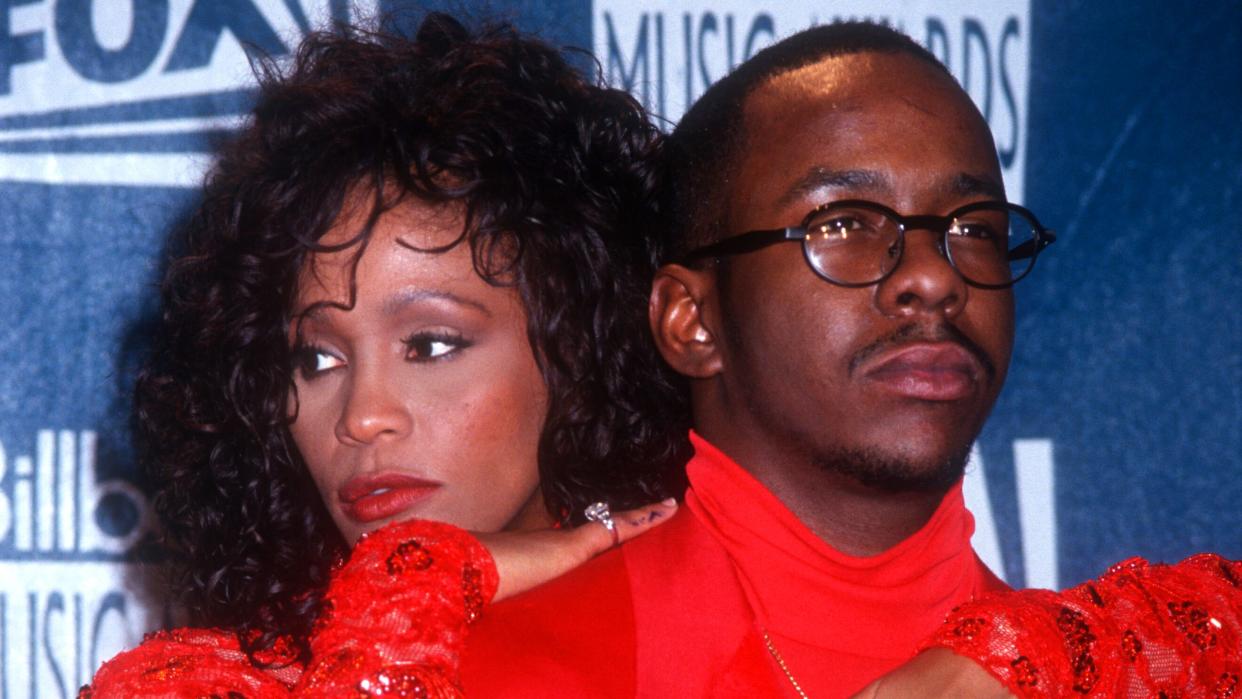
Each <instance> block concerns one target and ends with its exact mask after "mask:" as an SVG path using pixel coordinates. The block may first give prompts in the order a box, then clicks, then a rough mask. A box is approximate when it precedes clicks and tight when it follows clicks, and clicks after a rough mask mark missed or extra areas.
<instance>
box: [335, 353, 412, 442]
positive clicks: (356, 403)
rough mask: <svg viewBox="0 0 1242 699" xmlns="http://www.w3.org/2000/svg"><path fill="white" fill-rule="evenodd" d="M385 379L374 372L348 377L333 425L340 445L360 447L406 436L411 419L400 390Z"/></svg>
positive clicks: (357, 373)
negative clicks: (340, 407)
mask: <svg viewBox="0 0 1242 699" xmlns="http://www.w3.org/2000/svg"><path fill="white" fill-rule="evenodd" d="M386 378H387V377H384V376H381V375H379V372H376V371H374V370H371V371H364V372H356V373H355V374H354V376H352V377H351V379H352V381H351V383H350V386H349V392H348V394H347V395H346V398H345V402H344V405H343V406H342V409H341V415H340V418H339V419H338V420H337V423H336V437H337V439H339V440H340V441H341V442H342V443H344V444H349V445H353V446H362V445H365V444H372V443H374V442H376V441H377V440H382V439H385V438H400V437H404V436H406V435H408V434H409V432H410V429H411V428H412V426H413V416H411V415H410V412H409V409H408V408H407V406H406V402H405V400H404V396H403V395H401V392H400V390H399V389H398V388H397V387H396V386H395V385H394V384H393V382H391V381H388V380H386Z"/></svg>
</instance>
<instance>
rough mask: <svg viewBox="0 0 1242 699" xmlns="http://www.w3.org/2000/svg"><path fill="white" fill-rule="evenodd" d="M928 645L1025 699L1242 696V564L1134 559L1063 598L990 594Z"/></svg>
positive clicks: (1041, 593)
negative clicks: (945, 650)
mask: <svg viewBox="0 0 1242 699" xmlns="http://www.w3.org/2000/svg"><path fill="white" fill-rule="evenodd" d="M925 647H928V648H930V647H944V648H949V649H950V650H952V651H953V652H955V653H957V654H958V655H962V656H965V657H968V658H971V659H972V660H974V661H975V662H977V663H979V664H980V665H983V666H984V667H985V668H987V670H988V671H989V672H990V673H991V674H992V675H993V676H995V677H996V678H997V679H999V680H1000V681H1001V682H1002V683H1003V684H1004V685H1005V686H1006V687H1007V688H1008V689H1009V691H1011V692H1013V693H1014V694H1016V695H1018V696H1019V697H1032V698H1033V697H1039V698H1043V697H1062V696H1064V697H1072V696H1085V697H1134V698H1137V697H1168V698H1170V699H1171V698H1173V697H1186V698H1189V697H1213V698H1222V699H1223V698H1224V697H1242V680H1240V678H1242V562H1235V561H1228V560H1225V559H1223V558H1221V557H1220V556H1216V555H1213V554H1200V555H1197V556H1192V557H1190V558H1187V559H1186V560H1184V561H1182V562H1181V563H1179V564H1177V565H1152V564H1149V563H1148V562H1147V561H1144V560H1143V559H1141V558H1133V559H1130V560H1128V561H1125V562H1123V563H1119V564H1117V565H1115V566H1113V567H1112V568H1111V569H1110V570H1109V571H1108V573H1107V574H1105V575H1104V576H1102V577H1100V578H1099V579H1097V580H1093V581H1090V582H1087V583H1084V584H1082V585H1079V586H1078V587H1075V588H1072V589H1070V590H1066V591H1065V592H1063V593H1060V594H1057V593H1054V592H1051V591H1048V590H1022V591H1014V592H1007V593H1001V594H998V595H992V596H988V597H985V598H981V599H980V600H977V601H974V602H970V603H967V604H964V605H962V606H961V607H958V608H957V609H956V610H954V612H953V614H952V615H950V617H949V619H948V621H947V622H946V623H945V625H944V626H943V627H941V629H940V631H938V632H937V633H936V635H935V636H934V637H933V638H932V639H931V641H929V642H928V643H926V644H925Z"/></svg>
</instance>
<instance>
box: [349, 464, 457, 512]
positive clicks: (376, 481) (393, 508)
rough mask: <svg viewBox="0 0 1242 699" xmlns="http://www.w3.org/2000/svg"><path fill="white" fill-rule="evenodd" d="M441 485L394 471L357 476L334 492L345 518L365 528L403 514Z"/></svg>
mask: <svg viewBox="0 0 1242 699" xmlns="http://www.w3.org/2000/svg"><path fill="white" fill-rule="evenodd" d="M441 485H443V484H442V483H437V482H436V481H429V480H425V479H422V478H418V477H415V476H411V475H408V474H405V473H398V472H393V471H388V472H383V473H373V474H368V475H365V476H356V477H354V478H351V479H349V480H348V481H346V482H345V485H343V486H341V488H340V490H338V491H337V494H336V496H337V499H338V500H340V503H341V511H342V512H344V513H345V516H346V517H349V518H350V519H352V520H354V521H355V522H358V523H359V524H367V523H370V522H376V521H379V520H382V519H388V518H390V517H394V516H396V515H399V514H401V513H402V512H405V511H406V510H408V509H410V508H411V507H413V506H414V505H416V504H418V503H419V502H421V501H422V500H424V499H426V498H428V497H430V496H431V495H432V494H433V493H435V492H436V490H438V489H439V488H440V486H441Z"/></svg>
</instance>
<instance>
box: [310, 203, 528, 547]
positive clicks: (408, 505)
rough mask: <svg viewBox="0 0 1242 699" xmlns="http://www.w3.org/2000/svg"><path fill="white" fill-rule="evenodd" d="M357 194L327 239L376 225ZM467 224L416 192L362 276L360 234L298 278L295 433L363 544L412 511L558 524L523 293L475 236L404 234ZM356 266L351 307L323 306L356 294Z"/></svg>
mask: <svg viewBox="0 0 1242 699" xmlns="http://www.w3.org/2000/svg"><path fill="white" fill-rule="evenodd" d="M353 200H354V202H355V203H356V204H357V205H355V206H347V207H346V211H345V212H344V213H342V215H341V216H340V218H339V219H338V221H337V222H336V224H335V225H334V226H333V228H332V229H331V230H330V231H329V232H328V234H327V235H326V236H325V237H324V238H323V239H322V241H321V242H322V243H324V244H326V245H331V244H333V243H341V242H344V241H346V240H348V239H349V238H351V237H352V236H354V235H355V234H356V233H357V231H358V230H359V229H360V228H361V226H362V225H363V224H364V221H365V213H366V209H367V208H368V204H369V197H361V196H360V197H354V198H353ZM460 231H461V220H460V217H459V216H458V215H457V212H456V210H454V209H452V208H432V207H429V206H427V205H424V204H422V203H421V202H418V201H417V200H413V201H408V202H407V203H404V204H402V205H401V206H399V207H397V208H395V209H393V210H391V211H389V212H387V213H385V214H384V215H383V216H381V217H380V219H379V221H378V222H377V224H376V226H375V229H374V233H373V235H372V236H371V242H370V244H369V246H368V247H367V250H366V253H365V254H364V255H363V256H362V259H361V260H360V261H359V263H358V266H357V270H356V273H352V274H351V269H350V267H351V262H352V258H353V257H354V256H355V255H356V253H357V247H356V246H355V247H351V248H348V249H345V250H342V251H339V252H332V253H320V254H316V255H313V256H312V257H311V258H310V259H309V260H308V262H307V264H306V265H305V266H304V268H303V269H302V270H301V273H300V275H299V280H298V295H297V299H296V301H295V303H294V308H293V309H292V310H293V317H294V319H295V321H294V323H293V327H292V328H291V329H290V341H291V343H292V345H293V346H294V348H295V366H296V370H295V374H294V384H295V387H296V398H295V397H294V396H293V395H291V396H290V399H289V411H290V414H291V415H294V414H296V419H295V420H294V422H293V425H292V428H291V431H292V433H293V439H294V441H295V442H296V443H297V447H298V450H299V451H300V452H301V454H302V457H303V459H304V460H305V461H306V464H307V466H308V467H309V468H310V473H311V476H312V477H313V478H314V481H315V485H316V486H317V487H318V489H319V494H320V495H321V496H322V497H323V501H324V504H325V505H327V508H328V511H329V512H331V513H332V518H333V519H334V520H335V521H336V525H337V527H338V528H339V529H340V530H341V533H342V534H343V535H344V536H345V538H346V540H347V541H349V542H350V543H351V544H352V543H353V542H355V541H357V539H358V537H359V536H361V535H362V534H363V533H365V532H368V531H371V530H373V529H378V528H379V527H380V526H382V525H383V524H385V523H386V522H390V521H393V520H400V519H407V518H413V517H417V518H421V519H432V520H438V521H441V522H449V523H451V524H455V525H457V526H460V527H463V528H465V529H470V530H474V531H498V530H501V529H506V528H525V527H528V526H529V527H534V526H541V525H543V524H546V523H548V522H549V518H548V515H547V512H546V510H545V509H544V507H543V502H542V498H541V497H540V495H539V490H538V485H539V475H538V469H537V462H536V453H537V447H538V443H539V435H540V431H541V430H542V428H543V422H544V418H545V416H546V413H547V388H546V386H545V384H544V381H543V376H542V375H541V374H540V372H539V368H538V366H537V365H536V364H535V357H534V354H533V352H532V350H531V347H530V343H529V341H528V340H527V336H526V314H525V310H524V308H523V306H522V302H521V301H520V300H519V298H518V295H517V292H516V291H515V290H514V289H513V288H508V287H496V286H492V285H490V284H488V283H487V282H485V281H484V280H483V279H482V278H480V277H479V275H478V274H477V273H476V272H475V270H474V267H473V265H472V263H471V255H470V247H469V245H467V244H465V243H462V244H460V245H457V246H455V247H453V248H452V249H450V250H448V251H447V252H442V253H425V252H418V251H416V250H411V249H410V248H408V247H404V246H402V245H401V244H400V243H399V242H398V241H404V242H406V243H407V244H409V245H412V246H414V247H420V248H430V247H434V246H437V245H444V244H446V243H448V242H451V241H453V240H454V239H456V238H457V236H458V234H459V233H460ZM351 276H352V278H353V279H354V281H355V283H356V297H355V302H354V304H353V306H352V308H351V309H350V310H343V309H341V308H337V307H334V306H328V305H319V304H322V303H323V302H329V303H339V304H343V305H348V301H349V285H350V279H351ZM308 309H309V311H308ZM298 318H301V319H302V320H301V323H300V337H299V336H298V330H299V324H298V321H297V319H298Z"/></svg>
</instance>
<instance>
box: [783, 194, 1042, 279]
mask: <svg viewBox="0 0 1242 699" xmlns="http://www.w3.org/2000/svg"><path fill="white" fill-rule="evenodd" d="M804 228H806V238H805V240H804V241H803V249H804V251H805V253H806V257H807V260H808V261H809V262H810V263H811V266H812V267H814V268H815V269H816V271H818V272H819V273H820V274H821V275H823V276H824V277H826V278H827V279H829V280H831V281H834V282H837V283H840V284H870V283H874V282H877V281H879V280H880V279H883V278H884V277H885V276H887V275H888V274H889V273H890V272H892V270H893V268H894V267H896V266H897V263H898V262H899V261H900V259H901V252H902V244H903V241H902V234H901V225H900V224H899V223H898V222H897V221H896V220H894V219H893V218H892V216H891V215H889V214H888V213H887V212H885V211H881V210H879V209H872V208H869V207H864V206H858V205H842V206H829V207H826V208H824V209H822V210H820V211H817V212H815V213H814V214H812V215H811V217H810V218H808V220H807V221H806V223H805V225H804ZM940 232H941V231H935V233H940ZM1035 232H1036V224H1035V222H1034V221H1032V220H1031V219H1030V218H1029V217H1027V216H1025V215H1024V214H1022V213H1021V212H1019V211H1016V210H1013V209H1010V208H1008V207H1006V206H1004V205H1003V204H997V205H995V206H988V207H983V208H978V209H972V210H970V211H967V212H964V213H960V214H958V215H956V216H954V217H953V218H952V219H950V223H949V227H948V233H947V235H944V236H943V237H944V239H945V240H946V241H947V249H946V250H945V253H946V255H947V257H948V259H949V262H950V264H952V265H953V266H954V268H956V269H957V271H958V273H959V274H961V275H962V276H963V277H964V278H966V279H967V280H968V281H971V282H974V283H976V284H980V285H984V286H1008V285H1009V284H1012V283H1013V282H1014V281H1016V280H1018V279H1020V278H1021V277H1022V276H1024V275H1025V274H1026V273H1027V272H1028V271H1030V268H1031V265H1032V264H1033V262H1034V256H1033V255H1032V256H1027V255H1023V254H1020V251H1022V250H1028V249H1030V248H1031V247H1032V242H1031V241H1032V240H1033V239H1034V238H1035ZM908 234H909V233H907V235H908ZM1010 251H1019V254H1017V255H1011V254H1010ZM1013 257H1016V258H1018V259H1011V258H1013Z"/></svg>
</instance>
